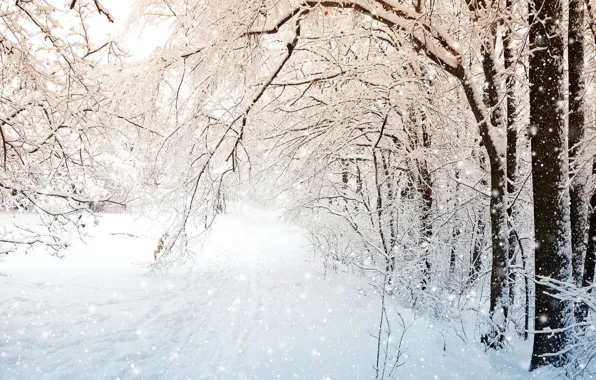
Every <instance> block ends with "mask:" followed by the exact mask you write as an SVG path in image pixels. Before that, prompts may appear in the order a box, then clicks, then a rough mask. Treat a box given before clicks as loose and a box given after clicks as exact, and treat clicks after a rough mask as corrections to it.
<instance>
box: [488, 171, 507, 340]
mask: <svg viewBox="0 0 596 380" xmlns="http://www.w3.org/2000/svg"><path fill="white" fill-rule="evenodd" d="M506 182H507V176H506V173H505V166H504V163H503V162H500V161H497V162H494V161H492V160H491V198H490V222H491V223H490V224H491V238H492V251H493V264H492V271H491V278H490V317H491V322H492V324H493V326H492V327H491V330H490V331H488V332H487V333H486V335H484V336H483V337H482V342H483V343H484V344H486V345H487V346H488V347H491V348H500V347H502V345H503V342H504V340H505V325H506V321H507V315H508V310H509V286H508V276H507V273H508V272H507V267H508V265H507V262H508V261H509V256H508V246H509V239H508V234H507V232H508V230H509V229H508V226H507V188H506Z"/></svg>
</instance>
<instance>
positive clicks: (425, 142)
mask: <svg viewBox="0 0 596 380" xmlns="http://www.w3.org/2000/svg"><path fill="white" fill-rule="evenodd" d="M430 144H431V141H430V135H429V134H428V130H427V126H426V123H423V124H422V146H423V148H424V149H425V150H430ZM418 161H419V163H418V174H419V176H418V181H419V183H418V191H419V192H420V195H421V198H422V215H421V218H420V222H421V227H422V239H423V242H424V246H425V247H426V248H425V249H426V255H425V257H424V269H423V281H425V282H429V281H430V272H431V264H430V260H429V253H430V248H431V239H432V236H433V226H432V218H431V217H432V206H433V188H432V181H431V178H430V171H429V170H428V163H427V161H426V160H418Z"/></svg>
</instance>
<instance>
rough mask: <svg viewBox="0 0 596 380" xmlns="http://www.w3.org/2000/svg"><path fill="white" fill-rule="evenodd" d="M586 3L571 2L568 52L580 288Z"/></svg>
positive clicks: (574, 238) (573, 230) (573, 219)
mask: <svg viewBox="0 0 596 380" xmlns="http://www.w3.org/2000/svg"><path fill="white" fill-rule="evenodd" d="M583 26H584V2H583V1H582V0H569V32H568V33H569V45H568V49H567V54H568V61H569V138H568V148H569V162H570V165H571V170H572V175H573V178H572V181H571V188H570V189H569V196H570V200H571V247H572V264H573V280H574V282H575V284H576V285H578V286H579V285H581V283H582V277H583V262H584V254H585V252H586V232H587V211H588V210H587V204H586V198H585V197H586V182H587V170H586V168H585V165H583V166H584V167H583V168H582V164H581V162H579V161H580V160H579V156H578V151H579V144H580V143H581V142H582V140H583V138H584V135H585V120H584V119H585V118H584V99H583V97H584V88H585V85H584V80H583V72H584V34H583Z"/></svg>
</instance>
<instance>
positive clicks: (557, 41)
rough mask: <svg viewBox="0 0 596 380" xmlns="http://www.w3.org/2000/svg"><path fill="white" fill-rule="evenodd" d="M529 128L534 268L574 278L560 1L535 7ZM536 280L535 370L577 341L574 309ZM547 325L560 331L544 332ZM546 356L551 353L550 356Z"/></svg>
mask: <svg viewBox="0 0 596 380" xmlns="http://www.w3.org/2000/svg"><path fill="white" fill-rule="evenodd" d="M530 15H531V16H530V25H531V29H530V51H531V52H532V54H531V55H530V65H529V78H530V83H531V88H530V126H531V133H532V135H533V136H532V138H531V142H532V144H531V147H532V178H533V195H534V239H535V268H536V275H537V276H538V277H539V278H538V280H540V279H541V278H543V277H547V278H551V279H553V280H558V281H564V282H569V281H571V280H572V267H571V224H570V222H569V217H570V211H569V192H568V190H567V189H566V184H567V181H568V179H569V172H568V170H569V157H568V154H567V145H566V139H565V119H564V117H565V109H564V107H561V104H560V103H561V101H562V100H563V99H564V89H563V87H564V79H565V78H564V75H563V51H564V50H563V49H564V42H563V30H562V28H561V26H560V24H559V21H560V20H563V8H562V4H561V2H559V1H548V0H537V1H536V2H535V3H534V7H532V6H530ZM547 292H548V293H552V292H553V289H551V288H549V287H547V286H545V285H543V284H540V283H537V284H536V295H535V317H534V329H535V330H536V331H537V332H539V333H537V334H535V335H534V346H533V351H532V360H531V363H530V370H534V369H536V368H539V367H542V366H546V365H552V366H555V367H561V366H563V365H565V364H567V363H568V360H569V357H568V355H566V354H560V355H554V354H556V353H558V352H561V351H563V350H564V349H565V348H566V347H567V346H568V345H569V344H570V343H571V341H572V328H571V326H572V324H573V307H572V303H571V302H569V301H561V300H558V299H556V298H554V297H552V296H550V295H548V294H547ZM545 329H551V330H555V331H554V332H552V333H548V334H546V333H543V332H544V330H545ZM545 355H546V356H545Z"/></svg>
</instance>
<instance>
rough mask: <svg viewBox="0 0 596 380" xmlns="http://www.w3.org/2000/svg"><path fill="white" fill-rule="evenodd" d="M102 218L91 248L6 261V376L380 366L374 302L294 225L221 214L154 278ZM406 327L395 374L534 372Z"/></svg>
mask: <svg viewBox="0 0 596 380" xmlns="http://www.w3.org/2000/svg"><path fill="white" fill-rule="evenodd" d="M109 218H113V219H114V218H116V217H115V216H105V217H104V220H103V221H102V222H101V223H100V226H99V227H98V231H99V232H98V233H97V236H98V237H97V238H96V239H94V240H93V241H92V242H90V244H89V246H90V247H91V246H93V247H95V248H94V249H96V251H93V250H90V248H88V251H89V252H88V253H84V252H85V251H83V250H82V249H80V250H81V252H80V253H79V255H80V256H81V257H77V258H69V257H67V258H65V259H64V260H62V261H60V260H50V259H44V258H43V257H42V256H33V255H28V256H25V257H18V258H17V257H15V258H9V259H7V260H6V261H5V262H0V286H1V291H0V310H2V319H1V320H0V379H10V378H14V379H29V378H34V379H114V378H121V379H127V378H133V377H136V378H142V379H197V378H206V379H276V378H279V379H292V378H297V379H326V378H329V379H367V378H371V376H373V375H374V371H373V370H372V368H371V366H372V364H373V362H374V359H375V355H376V342H375V340H374V339H373V338H371V337H370V335H369V332H370V331H375V325H376V324H377V323H378V302H377V298H376V297H375V296H374V295H372V294H370V290H369V289H368V288H367V289H366V290H364V291H362V290H358V288H359V287H362V286H363V285H364V283H363V282H362V280H361V279H355V278H353V277H352V276H349V275H347V274H344V275H330V276H328V277H327V279H324V278H323V275H322V268H320V266H319V265H318V264H317V263H313V262H311V261H310V259H311V257H310V255H309V253H308V250H307V249H306V245H307V241H306V239H305V238H304V235H303V231H302V230H300V229H298V228H295V227H291V226H287V225H283V224H280V223H278V222H277V220H276V218H275V216H274V215H273V214H270V213H266V212H261V211H258V210H254V209H250V210H249V211H245V212H238V213H236V214H231V215H225V216H223V217H222V218H221V219H220V220H219V221H218V223H217V224H216V226H215V228H214V229H213V232H212V235H211V237H210V243H208V244H206V246H205V247H204V249H203V250H202V251H201V252H200V254H199V255H198V259H197V264H196V269H195V270H194V271H193V272H192V273H191V274H186V275H182V274H180V273H179V274H176V275H169V276H167V277H165V278H156V277H150V276H145V275H143V267H142V266H141V265H138V264H140V263H146V262H148V261H149V260H151V258H152V251H153V249H154V246H155V241H154V240H153V241H152V240H149V239H147V240H134V239H130V238H126V237H123V236H115V235H110V234H109V231H110V230H109V229H110V228H111V229H112V230H114V229H117V228H118V226H120V227H122V225H123V223H122V222H120V224H118V223H117V222H116V220H115V219H114V220H112V221H111V222H107V220H109ZM128 224H129V230H130V225H131V223H128ZM102 228H103V229H104V230H102ZM133 230H135V231H141V230H143V227H142V226H137V228H136V229H133ZM102 231H103V232H102ZM145 231H146V230H145ZM155 236H158V235H155ZM73 255H74V252H73ZM69 260H70V261H69ZM40 262H41V264H40ZM131 262H133V264H131ZM69 263H70V264H69ZM40 265H42V266H40ZM366 293H369V294H368V295H367V294H366ZM412 334H413V336H412V337H407V339H408V341H407V342H406V346H407V347H408V354H409V355H410V359H409V360H408V363H407V364H406V365H405V366H404V367H402V368H401V369H399V370H398V371H400V370H401V372H399V375H398V378H415V379H433V378H438V379H477V378H486V379H492V378H494V379H501V378H512V379H513V378H527V377H528V375H527V374H526V373H525V372H524V371H523V370H522V369H521V368H519V365H518V364H517V363H514V364H513V365H511V363H508V364H507V362H506V361H503V360H496V361H495V362H496V363H497V364H494V363H492V362H491V361H490V360H489V359H490V358H489V357H488V356H486V355H484V354H483V353H482V352H481V351H480V349H479V348H478V347H477V346H475V345H464V344H463V343H461V342H459V343H458V342H457V340H456V339H452V341H453V343H451V341H449V342H450V343H449V345H450V349H451V350H452V352H450V353H449V355H446V354H445V352H443V343H444V342H443V340H442V339H441V335H440V334H438V333H437V332H436V330H435V329H434V328H432V326H428V325H427V324H425V323H424V322H423V321H418V322H417V324H416V325H415V328H414V330H413V332H412ZM462 361H465V362H466V365H465V366H462ZM498 363H502V364H498ZM435 376H436V377H435Z"/></svg>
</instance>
